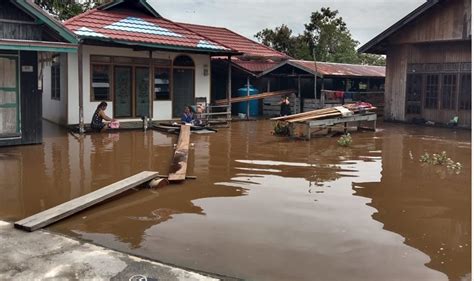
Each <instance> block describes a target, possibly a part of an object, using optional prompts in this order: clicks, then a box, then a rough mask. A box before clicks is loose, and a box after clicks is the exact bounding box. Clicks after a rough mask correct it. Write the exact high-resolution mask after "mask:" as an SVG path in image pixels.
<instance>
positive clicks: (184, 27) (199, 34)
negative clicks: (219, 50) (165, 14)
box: [162, 18, 238, 52]
mask: <svg viewBox="0 0 474 281" xmlns="http://www.w3.org/2000/svg"><path fill="white" fill-rule="evenodd" d="M162 19H163V20H165V21H168V22H170V23H173V24H175V25H177V26H179V27H181V28H183V29H185V30H187V31H190V32H192V33H194V34H196V35H198V36H201V37H202V38H204V39H206V40H209V42H213V43H216V44H219V45H221V46H223V47H226V48H227V49H229V50H232V51H235V52H238V51H237V50H235V49H234V48H231V47H229V46H227V45H225V44H222V43H221V42H216V41H215V40H212V39H211V38H209V37H207V36H205V35H202V34H201V33H198V32H195V31H194V30H191V29H190V28H188V27H186V26H183V24H182V23H179V22H175V21H172V20H169V19H167V18H162Z"/></svg>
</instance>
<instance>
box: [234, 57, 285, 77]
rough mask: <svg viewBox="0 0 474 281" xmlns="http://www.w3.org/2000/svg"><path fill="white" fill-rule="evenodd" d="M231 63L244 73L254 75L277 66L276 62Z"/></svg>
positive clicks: (241, 61) (240, 61)
mask: <svg viewBox="0 0 474 281" xmlns="http://www.w3.org/2000/svg"><path fill="white" fill-rule="evenodd" d="M232 62H233V63H234V64H236V65H238V66H239V67H241V68H243V69H245V70H246V71H248V72H252V73H255V74H258V73H261V72H264V71H266V70H268V69H270V68H272V67H274V66H275V65H277V64H278V62H273V61H244V60H238V59H236V60H232Z"/></svg>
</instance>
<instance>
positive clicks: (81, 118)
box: [77, 44, 112, 134]
mask: <svg viewBox="0 0 474 281" xmlns="http://www.w3.org/2000/svg"><path fill="white" fill-rule="evenodd" d="M77 71H78V77H77V78H78V80H79V81H78V83H79V85H78V91H79V133H80V134H83V133H84V132H85V131H86V130H85V129H84V96H83V95H84V85H83V80H84V79H83V76H84V74H83V73H82V71H83V67H82V44H79V47H78V48H77ZM110 94H112V93H110Z"/></svg>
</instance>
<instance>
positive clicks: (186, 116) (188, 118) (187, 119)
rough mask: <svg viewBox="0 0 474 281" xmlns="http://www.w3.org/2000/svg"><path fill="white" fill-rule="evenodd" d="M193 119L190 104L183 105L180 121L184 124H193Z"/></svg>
mask: <svg viewBox="0 0 474 281" xmlns="http://www.w3.org/2000/svg"><path fill="white" fill-rule="evenodd" d="M194 120H195V117H194V113H193V109H192V108H191V107H190V106H185V107H184V112H183V115H182V116H181V122H182V123H184V124H193V123H194Z"/></svg>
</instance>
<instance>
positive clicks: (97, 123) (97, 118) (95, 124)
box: [91, 101, 115, 132]
mask: <svg viewBox="0 0 474 281" xmlns="http://www.w3.org/2000/svg"><path fill="white" fill-rule="evenodd" d="M106 109H107V103H106V102H105V101H103V102H101V103H99V105H98V106H97V109H96V110H95V112H94V115H93V116H92V122H91V128H92V129H93V130H95V131H98V132H103V131H105V130H106V129H107V127H108V126H106V125H109V124H110V123H111V122H114V121H115V119H112V118H110V117H109V116H107V115H106V114H105V110H106ZM104 120H105V121H104Z"/></svg>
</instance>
